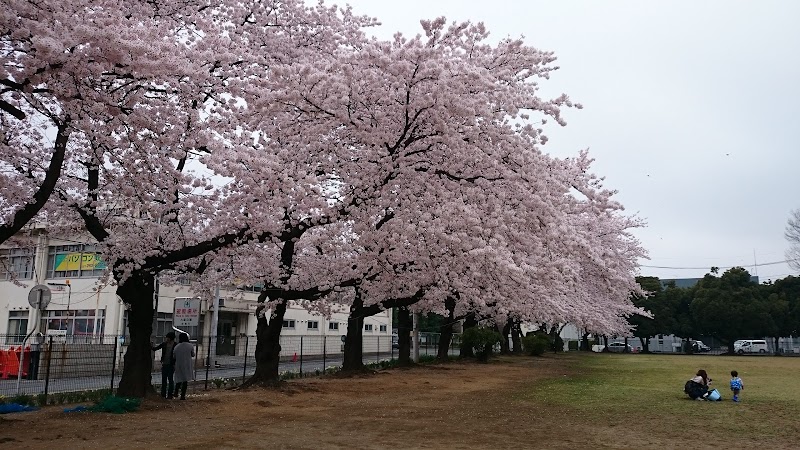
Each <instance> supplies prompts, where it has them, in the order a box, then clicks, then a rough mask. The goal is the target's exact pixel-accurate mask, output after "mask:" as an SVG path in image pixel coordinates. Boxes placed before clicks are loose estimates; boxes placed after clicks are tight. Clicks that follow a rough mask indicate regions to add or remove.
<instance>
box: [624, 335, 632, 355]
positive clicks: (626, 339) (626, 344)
mask: <svg viewBox="0 0 800 450" xmlns="http://www.w3.org/2000/svg"><path fill="white" fill-rule="evenodd" d="M622 352H623V353H630V352H629V351H628V338H627V337H626V338H625V348H623V349H622Z"/></svg>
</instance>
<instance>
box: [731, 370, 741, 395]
mask: <svg viewBox="0 0 800 450" xmlns="http://www.w3.org/2000/svg"><path fill="white" fill-rule="evenodd" d="M742 389H744V382H743V381H742V379H741V378H739V372H737V371H735V370H731V391H732V392H733V401H735V402H738V401H739V394H740V393H741V392H742Z"/></svg>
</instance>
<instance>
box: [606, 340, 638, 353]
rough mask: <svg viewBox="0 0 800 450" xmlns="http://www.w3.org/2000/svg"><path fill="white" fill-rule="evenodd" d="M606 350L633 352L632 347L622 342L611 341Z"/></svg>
mask: <svg viewBox="0 0 800 450" xmlns="http://www.w3.org/2000/svg"><path fill="white" fill-rule="evenodd" d="M608 351H610V352H615V353H625V352H628V353H633V347H631V346H630V345H628V344H626V343H624V342H612V343H610V344H608Z"/></svg>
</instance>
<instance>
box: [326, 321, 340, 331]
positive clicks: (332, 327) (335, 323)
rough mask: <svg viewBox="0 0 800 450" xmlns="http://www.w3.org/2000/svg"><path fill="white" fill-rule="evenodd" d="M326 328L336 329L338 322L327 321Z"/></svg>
mask: <svg viewBox="0 0 800 450" xmlns="http://www.w3.org/2000/svg"><path fill="white" fill-rule="evenodd" d="M328 329H329V330H331V331H336V330H338V329H339V322H328Z"/></svg>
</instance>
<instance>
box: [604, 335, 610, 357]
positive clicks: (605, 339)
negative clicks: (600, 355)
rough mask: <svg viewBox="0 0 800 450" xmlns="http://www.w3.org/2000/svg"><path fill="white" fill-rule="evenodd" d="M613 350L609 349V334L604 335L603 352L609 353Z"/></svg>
mask: <svg viewBox="0 0 800 450" xmlns="http://www.w3.org/2000/svg"><path fill="white" fill-rule="evenodd" d="M610 351H611V350H609V349H608V336H603V352H604V353H607V352H610Z"/></svg>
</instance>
